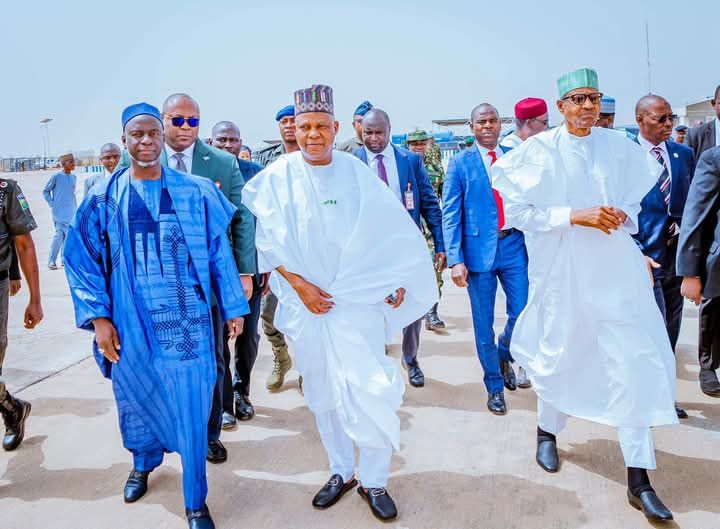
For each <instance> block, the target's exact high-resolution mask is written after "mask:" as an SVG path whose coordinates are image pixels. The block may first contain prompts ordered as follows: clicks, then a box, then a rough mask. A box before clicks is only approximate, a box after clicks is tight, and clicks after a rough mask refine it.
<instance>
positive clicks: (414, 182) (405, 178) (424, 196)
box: [353, 145, 445, 365]
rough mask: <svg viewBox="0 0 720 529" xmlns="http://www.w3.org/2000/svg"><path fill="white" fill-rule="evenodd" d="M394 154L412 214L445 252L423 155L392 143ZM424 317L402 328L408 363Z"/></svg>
mask: <svg viewBox="0 0 720 529" xmlns="http://www.w3.org/2000/svg"><path fill="white" fill-rule="evenodd" d="M392 148H393V151H394V153H395V163H396V165H397V172H398V177H399V180H400V193H401V195H402V196H404V194H405V192H406V191H407V190H408V189H409V190H411V191H412V194H413V203H414V205H415V207H414V208H413V209H408V210H407V212H408V213H409V214H410V217H412V219H413V220H414V221H415V224H417V227H418V229H422V223H421V220H424V221H425V225H426V226H427V228H428V230H430V233H431V234H432V238H433V242H434V243H435V252H436V253H442V252H444V251H445V245H444V243H443V233H442V212H441V211H440V204H439V203H438V199H437V195H436V194H435V190H434V189H433V187H432V184H431V183H430V178H429V177H428V174H427V171H426V169H425V164H424V163H423V159H422V156H419V155H417V154H415V153H413V152H410V151H407V150H405V149H399V148H398V147H395V146H394V145H393V147H392ZM353 154H354V155H355V156H357V157H358V158H360V159H361V160H362V161H363V162H365V163H368V158H367V151H366V150H365V148H364V147H363V148H362V149H357V150H356V151H355V152H354V153H353ZM423 319H424V318H420V319H419V320H417V321H416V322H415V323H412V324H410V325H408V326H407V327H406V328H405V329H403V343H402V350H403V360H404V361H405V363H406V364H407V365H415V363H416V362H417V352H418V347H419V345H420V330H421V327H422V322H423Z"/></svg>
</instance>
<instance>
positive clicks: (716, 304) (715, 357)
mask: <svg viewBox="0 0 720 529" xmlns="http://www.w3.org/2000/svg"><path fill="white" fill-rule="evenodd" d="M698 361H699V362H700V367H701V368H703V369H711V370H713V371H715V370H717V369H718V368H720V298H710V299H705V300H703V302H702V305H700V339H699V340H698Z"/></svg>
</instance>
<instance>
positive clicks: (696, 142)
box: [687, 85, 720, 163]
mask: <svg viewBox="0 0 720 529" xmlns="http://www.w3.org/2000/svg"><path fill="white" fill-rule="evenodd" d="M710 104H711V105H712V106H713V109H714V110H715V114H716V117H715V119H713V120H712V121H710V122H708V123H705V124H704V125H700V126H699V127H695V128H692V129H690V130H689V131H688V135H687V146H688V147H690V148H691V149H692V150H693V151H694V152H695V163H697V161H698V160H699V159H700V155H701V154H702V153H704V152H705V151H707V150H708V149H711V148H712V147H717V146H718V145H720V139H719V137H720V85H718V87H717V88H716V89H715V95H714V97H713V98H712V99H711V100H710Z"/></svg>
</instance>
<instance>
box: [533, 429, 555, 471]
mask: <svg viewBox="0 0 720 529" xmlns="http://www.w3.org/2000/svg"><path fill="white" fill-rule="evenodd" d="M535 461H537V464H538V465H540V468H542V469H543V470H545V471H546V472H553V473H554V472H557V471H558V470H559V469H560V458H559V457H558V451H557V441H553V440H552V439H547V438H542V437H538V440H537V450H536V452H535Z"/></svg>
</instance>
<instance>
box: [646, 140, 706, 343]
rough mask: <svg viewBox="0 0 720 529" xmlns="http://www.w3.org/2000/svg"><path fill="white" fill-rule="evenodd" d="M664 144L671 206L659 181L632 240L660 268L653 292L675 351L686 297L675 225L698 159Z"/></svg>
mask: <svg viewBox="0 0 720 529" xmlns="http://www.w3.org/2000/svg"><path fill="white" fill-rule="evenodd" d="M665 145H666V147H667V150H668V154H669V155H670V178H671V179H670V182H671V184H670V203H669V204H666V203H665V197H664V196H663V193H662V191H660V182H657V183H656V184H655V186H654V187H653V188H652V189H651V190H650V192H649V193H648V194H647V195H646V196H645V198H644V199H643V201H642V203H641V204H640V205H641V208H642V209H641V210H640V214H639V215H638V232H637V233H636V234H635V235H634V236H633V237H634V238H635V242H637V244H638V246H639V247H640V250H641V251H642V252H643V254H644V255H646V256H647V257H650V258H652V259H653V260H654V261H656V262H657V263H658V264H659V265H660V268H657V269H655V270H653V277H654V279H655V283H654V285H653V290H654V292H655V300H656V301H657V304H658V307H659V308H660V312H661V313H662V315H663V318H664V319H665V326H666V328H667V332H668V337H669V338H670V345H671V346H672V348H673V350H675V345H676V344H677V340H678V336H679V335H680V324H681V322H682V310H683V297H682V295H681V294H680V285H681V283H682V277H677V275H676V274H675V260H676V259H675V257H676V253H677V244H678V236H677V230H676V229H675V230H673V225H674V224H677V225H678V226H680V224H681V221H682V215H683V210H684V209H685V202H686V200H687V196H688V189H690V182H691V180H692V176H693V173H694V171H695V161H694V160H695V158H694V155H693V151H692V149H690V148H689V147H686V146H685V145H681V144H679V143H675V142H674V141H666V142H665Z"/></svg>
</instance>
